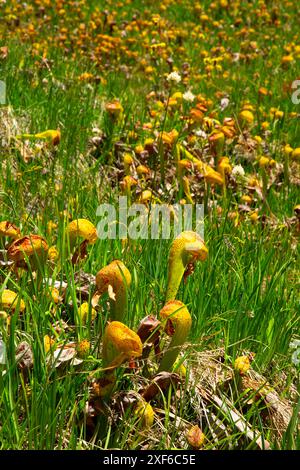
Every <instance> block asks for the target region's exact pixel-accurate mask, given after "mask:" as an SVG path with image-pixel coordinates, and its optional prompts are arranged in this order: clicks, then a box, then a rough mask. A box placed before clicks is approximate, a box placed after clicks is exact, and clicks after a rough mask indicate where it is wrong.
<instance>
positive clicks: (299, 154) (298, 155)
mask: <svg viewBox="0 0 300 470" xmlns="http://www.w3.org/2000/svg"><path fill="white" fill-rule="evenodd" d="M292 158H293V160H300V147H297V148H296V149H295V150H293V153H292Z"/></svg>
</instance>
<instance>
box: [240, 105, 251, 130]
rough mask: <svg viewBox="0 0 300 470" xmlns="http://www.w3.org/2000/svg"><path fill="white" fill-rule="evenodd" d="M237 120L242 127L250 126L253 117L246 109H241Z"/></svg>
mask: <svg viewBox="0 0 300 470" xmlns="http://www.w3.org/2000/svg"><path fill="white" fill-rule="evenodd" d="M239 120H240V122H241V125H242V127H245V126H246V125H248V124H249V125H251V124H253V122H254V115H253V113H252V112H251V111H249V110H248V109H243V110H242V111H241V112H240V114H239Z"/></svg>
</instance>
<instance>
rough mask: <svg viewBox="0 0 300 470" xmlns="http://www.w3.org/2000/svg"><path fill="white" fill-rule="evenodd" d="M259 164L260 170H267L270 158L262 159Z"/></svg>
mask: <svg viewBox="0 0 300 470" xmlns="http://www.w3.org/2000/svg"><path fill="white" fill-rule="evenodd" d="M258 164H259V167H260V168H265V167H266V166H268V165H269V164H270V159H269V158H268V157H260V159H259V161H258Z"/></svg>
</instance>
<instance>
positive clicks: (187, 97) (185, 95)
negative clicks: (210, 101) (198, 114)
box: [182, 90, 196, 103]
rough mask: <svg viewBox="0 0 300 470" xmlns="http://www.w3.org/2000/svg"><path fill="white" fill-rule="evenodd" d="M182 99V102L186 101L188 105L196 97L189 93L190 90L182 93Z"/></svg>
mask: <svg viewBox="0 0 300 470" xmlns="http://www.w3.org/2000/svg"><path fill="white" fill-rule="evenodd" d="M182 98H183V99H184V101H187V102H188V103H192V102H193V101H194V99H195V98H196V96H195V95H194V94H193V93H192V92H191V90H188V91H186V92H185V93H183V95H182Z"/></svg>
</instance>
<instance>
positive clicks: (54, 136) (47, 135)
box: [16, 129, 61, 145]
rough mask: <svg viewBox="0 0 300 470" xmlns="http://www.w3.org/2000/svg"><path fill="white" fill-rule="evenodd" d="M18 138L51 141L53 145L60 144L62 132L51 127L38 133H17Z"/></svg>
mask: <svg viewBox="0 0 300 470" xmlns="http://www.w3.org/2000/svg"><path fill="white" fill-rule="evenodd" d="M16 139H30V140H45V141H46V142H48V143H51V144H52V145H58V144H59V143H60V139H61V134H60V131H59V130H58V129H56V130H52V129H50V130H47V131H44V132H39V133H38V134H21V135H17V136H16Z"/></svg>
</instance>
